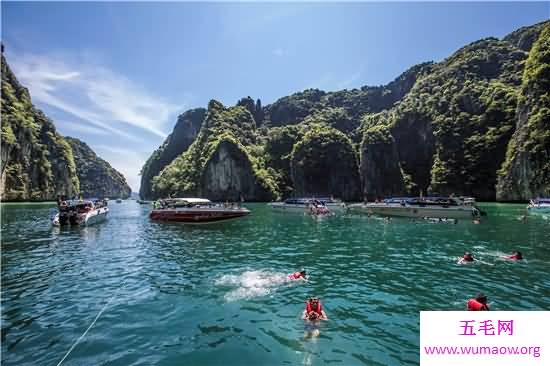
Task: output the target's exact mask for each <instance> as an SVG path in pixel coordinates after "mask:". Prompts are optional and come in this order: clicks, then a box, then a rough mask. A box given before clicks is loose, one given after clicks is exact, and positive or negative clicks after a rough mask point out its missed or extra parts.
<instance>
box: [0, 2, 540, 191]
mask: <svg viewBox="0 0 550 366" xmlns="http://www.w3.org/2000/svg"><path fill="white" fill-rule="evenodd" d="M1 6H2V41H3V42H4V44H5V46H6V50H5V55H6V57H7V60H8V63H9V64H10V66H11V67H12V69H13V70H14V72H15V73H16V76H17V77H18V78H19V80H20V82H21V83H22V84H24V85H25V86H27V87H28V88H29V90H30V93H31V97H32V98H33V102H34V103H35V104H36V105H37V106H38V107H39V108H41V109H43V110H44V112H45V113H46V114H47V115H48V116H50V117H51V118H52V119H53V120H54V121H55V123H56V126H57V127H58V129H59V131H60V132H61V133H62V134H64V135H69V136H74V137H78V138H80V139H82V140H83V141H85V142H87V143H88V144H89V145H90V146H91V147H92V148H93V149H94V150H95V151H96V153H98V155H100V156H101V157H102V158H104V159H106V160H107V161H109V162H110V163H111V165H113V166H114V167H115V168H116V169H118V170H119V171H121V172H122V173H123V174H124V175H125V176H126V178H127V180H128V182H129V184H130V185H131V187H132V189H133V190H134V191H137V190H138V189H139V179H140V177H139V175H138V173H139V170H140V168H141V166H142V165H143V163H144V162H145V160H146V159H147V157H148V156H149V155H150V154H151V152H152V151H153V150H154V149H156V148H157V147H158V146H159V145H160V144H161V143H162V141H163V140H164V138H165V136H166V135H167V134H169V133H170V132H171V130H172V128H173V126H174V124H175V120H176V117H177V115H178V114H179V113H181V112H183V111H185V110H186V109H189V108H194V107H204V106H206V105H207V103H208V101H209V100H210V99H217V100H220V101H221V102H222V103H224V104H226V105H233V104H235V103H236V102H237V100H238V99H239V98H241V97H244V96H247V95H250V96H252V97H253V98H260V99H261V100H262V103H263V104H264V105H265V104H268V103H271V102H273V101H275V100H276V99H277V98H279V97H282V96H285V95H288V94H291V93H293V92H296V91H299V90H303V89H306V88H310V87H314V88H320V89H324V90H337V89H344V88H348V89H351V88H356V87H360V86H363V85H378V84H385V83H387V82H389V81H391V80H392V79H393V78H395V77H397V76H398V75H399V74H400V73H401V72H403V71H404V70H406V69H407V68H408V67H410V66H412V65H414V64H417V63H420V62H424V61H430V60H434V61H440V60H442V59H443V58H445V57H447V56H449V55H450V54H451V53H452V52H454V51H456V50H457V49H458V48H460V47H462V46H464V45H466V44H468V43H470V42H472V41H475V40H478V39H480V38H484V37H489V36H495V37H502V36H504V35H506V34H507V33H509V32H511V31H513V30H515V29H517V28H519V27H521V26H526V25H531V24H534V23H536V22H539V21H543V20H546V19H548V18H549V16H550V9H549V3H548V2H537V3H525V2H523V3H511V2H503V3H496V2H487V3H430V2H429V3H347V4H336V3H317V4H314V3H278V4H269V3H101V2H100V3H63V2H60V3H59V2H58V3H28V2H15V3H13V2H10V3H8V2H2V4H1Z"/></svg>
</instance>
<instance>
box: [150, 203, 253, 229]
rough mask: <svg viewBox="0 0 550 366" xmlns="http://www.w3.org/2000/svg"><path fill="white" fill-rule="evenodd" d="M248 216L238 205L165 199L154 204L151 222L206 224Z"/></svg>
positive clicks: (247, 212)
mask: <svg viewBox="0 0 550 366" xmlns="http://www.w3.org/2000/svg"><path fill="white" fill-rule="evenodd" d="M248 214H250V211H249V210H248V209H246V208H244V207H239V205H238V204H233V203H230V204H224V203H213V202H211V201H210V200H207V199H205V198H167V199H163V200H158V201H156V202H155V203H154V206H153V210H152V211H151V213H150V214H149V217H150V218H151V220H155V221H173V222H181V223H186V224H206V223H214V222H220V221H227V220H231V219H236V218H239V217H243V216H246V215H248Z"/></svg>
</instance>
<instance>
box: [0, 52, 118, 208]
mask: <svg viewBox="0 0 550 366" xmlns="http://www.w3.org/2000/svg"><path fill="white" fill-rule="evenodd" d="M1 111H2V134H1V145H2V146H1V175H0V198H1V200H2V201H46V200H55V199H56V198H57V196H58V195H63V196H67V197H74V196H77V195H79V194H81V193H82V194H84V195H88V192H93V191H94V190H95V188H94V187H93V186H94V185H99V186H101V185H105V184H107V185H111V184H110V183H100V181H99V180H97V179H95V177H94V174H95V173H92V172H96V173H97V174H98V175H99V176H101V177H103V178H105V177H108V176H113V177H114V176H116V177H117V178H116V181H117V182H120V185H119V187H120V188H119V189H122V191H121V192H126V189H128V194H129V187H128V185H127V184H126V181H125V180H124V178H123V177H122V176H121V175H120V173H118V172H116V171H115V170H114V169H112V168H111V167H110V166H108V164H107V163H106V162H104V161H103V160H101V159H99V158H97V156H96V155H95V154H94V153H93V152H92V151H91V150H89V148H88V147H87V146H86V145H85V144H84V145H83V146H85V149H84V150H86V149H87V150H89V151H85V153H84V154H83V150H81V149H75V151H73V148H72V147H71V144H69V142H71V141H78V140H69V141H68V139H67V138H65V137H63V136H61V135H60V134H59V133H57V131H56V129H55V126H54V124H53V122H52V121H51V120H50V119H49V118H48V117H46V116H45V115H44V113H42V112H41V111H40V110H38V109H37V108H35V107H34V106H33V104H32V102H31V98H30V95H29V92H28V90H27V89H26V88H24V87H23V86H22V85H21V84H19V82H18V81H17V79H16V77H15V75H14V74H13V72H12V71H11V69H10V68H9V66H8V64H7V62H6V59H5V58H4V55H3V54H2V99H1ZM78 143H79V144H82V143H80V142H78ZM79 146H80V145H79ZM88 158H89V159H90V160H87V159H88ZM107 167H108V169H107ZM115 173H116V174H115ZM88 177H89V178H91V179H92V180H93V181H88V180H87V178H88ZM79 178H80V179H79ZM114 186H115V184H114V183H113V185H111V187H114ZM98 192H101V190H99V191H98Z"/></svg>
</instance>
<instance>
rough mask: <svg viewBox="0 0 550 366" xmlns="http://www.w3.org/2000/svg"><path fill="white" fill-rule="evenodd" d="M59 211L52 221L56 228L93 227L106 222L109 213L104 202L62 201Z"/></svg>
mask: <svg viewBox="0 0 550 366" xmlns="http://www.w3.org/2000/svg"><path fill="white" fill-rule="evenodd" d="M58 209H59V212H58V213H57V214H56V215H55V216H54V217H53V219H52V225H54V226H67V225H71V226H76V225H93V224H96V223H98V222H101V221H104V220H105V219H106V218H107V214H108V213H109V208H108V207H107V202H106V201H104V200H73V201H60V202H59V204H58Z"/></svg>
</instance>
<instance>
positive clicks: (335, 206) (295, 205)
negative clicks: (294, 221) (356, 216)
mask: <svg viewBox="0 0 550 366" xmlns="http://www.w3.org/2000/svg"><path fill="white" fill-rule="evenodd" d="M268 205H269V206H270V207H271V208H272V209H273V210H275V211H283V212H285V211H289V212H301V213H303V212H306V213H307V212H309V211H310V208H311V207H312V206H313V207H323V206H324V207H326V208H327V209H328V210H330V211H331V212H343V211H345V210H346V208H347V206H346V204H345V203H344V202H342V201H339V200H334V199H332V198H329V197H321V198H288V199H286V200H284V201H283V202H271V203H268Z"/></svg>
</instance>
